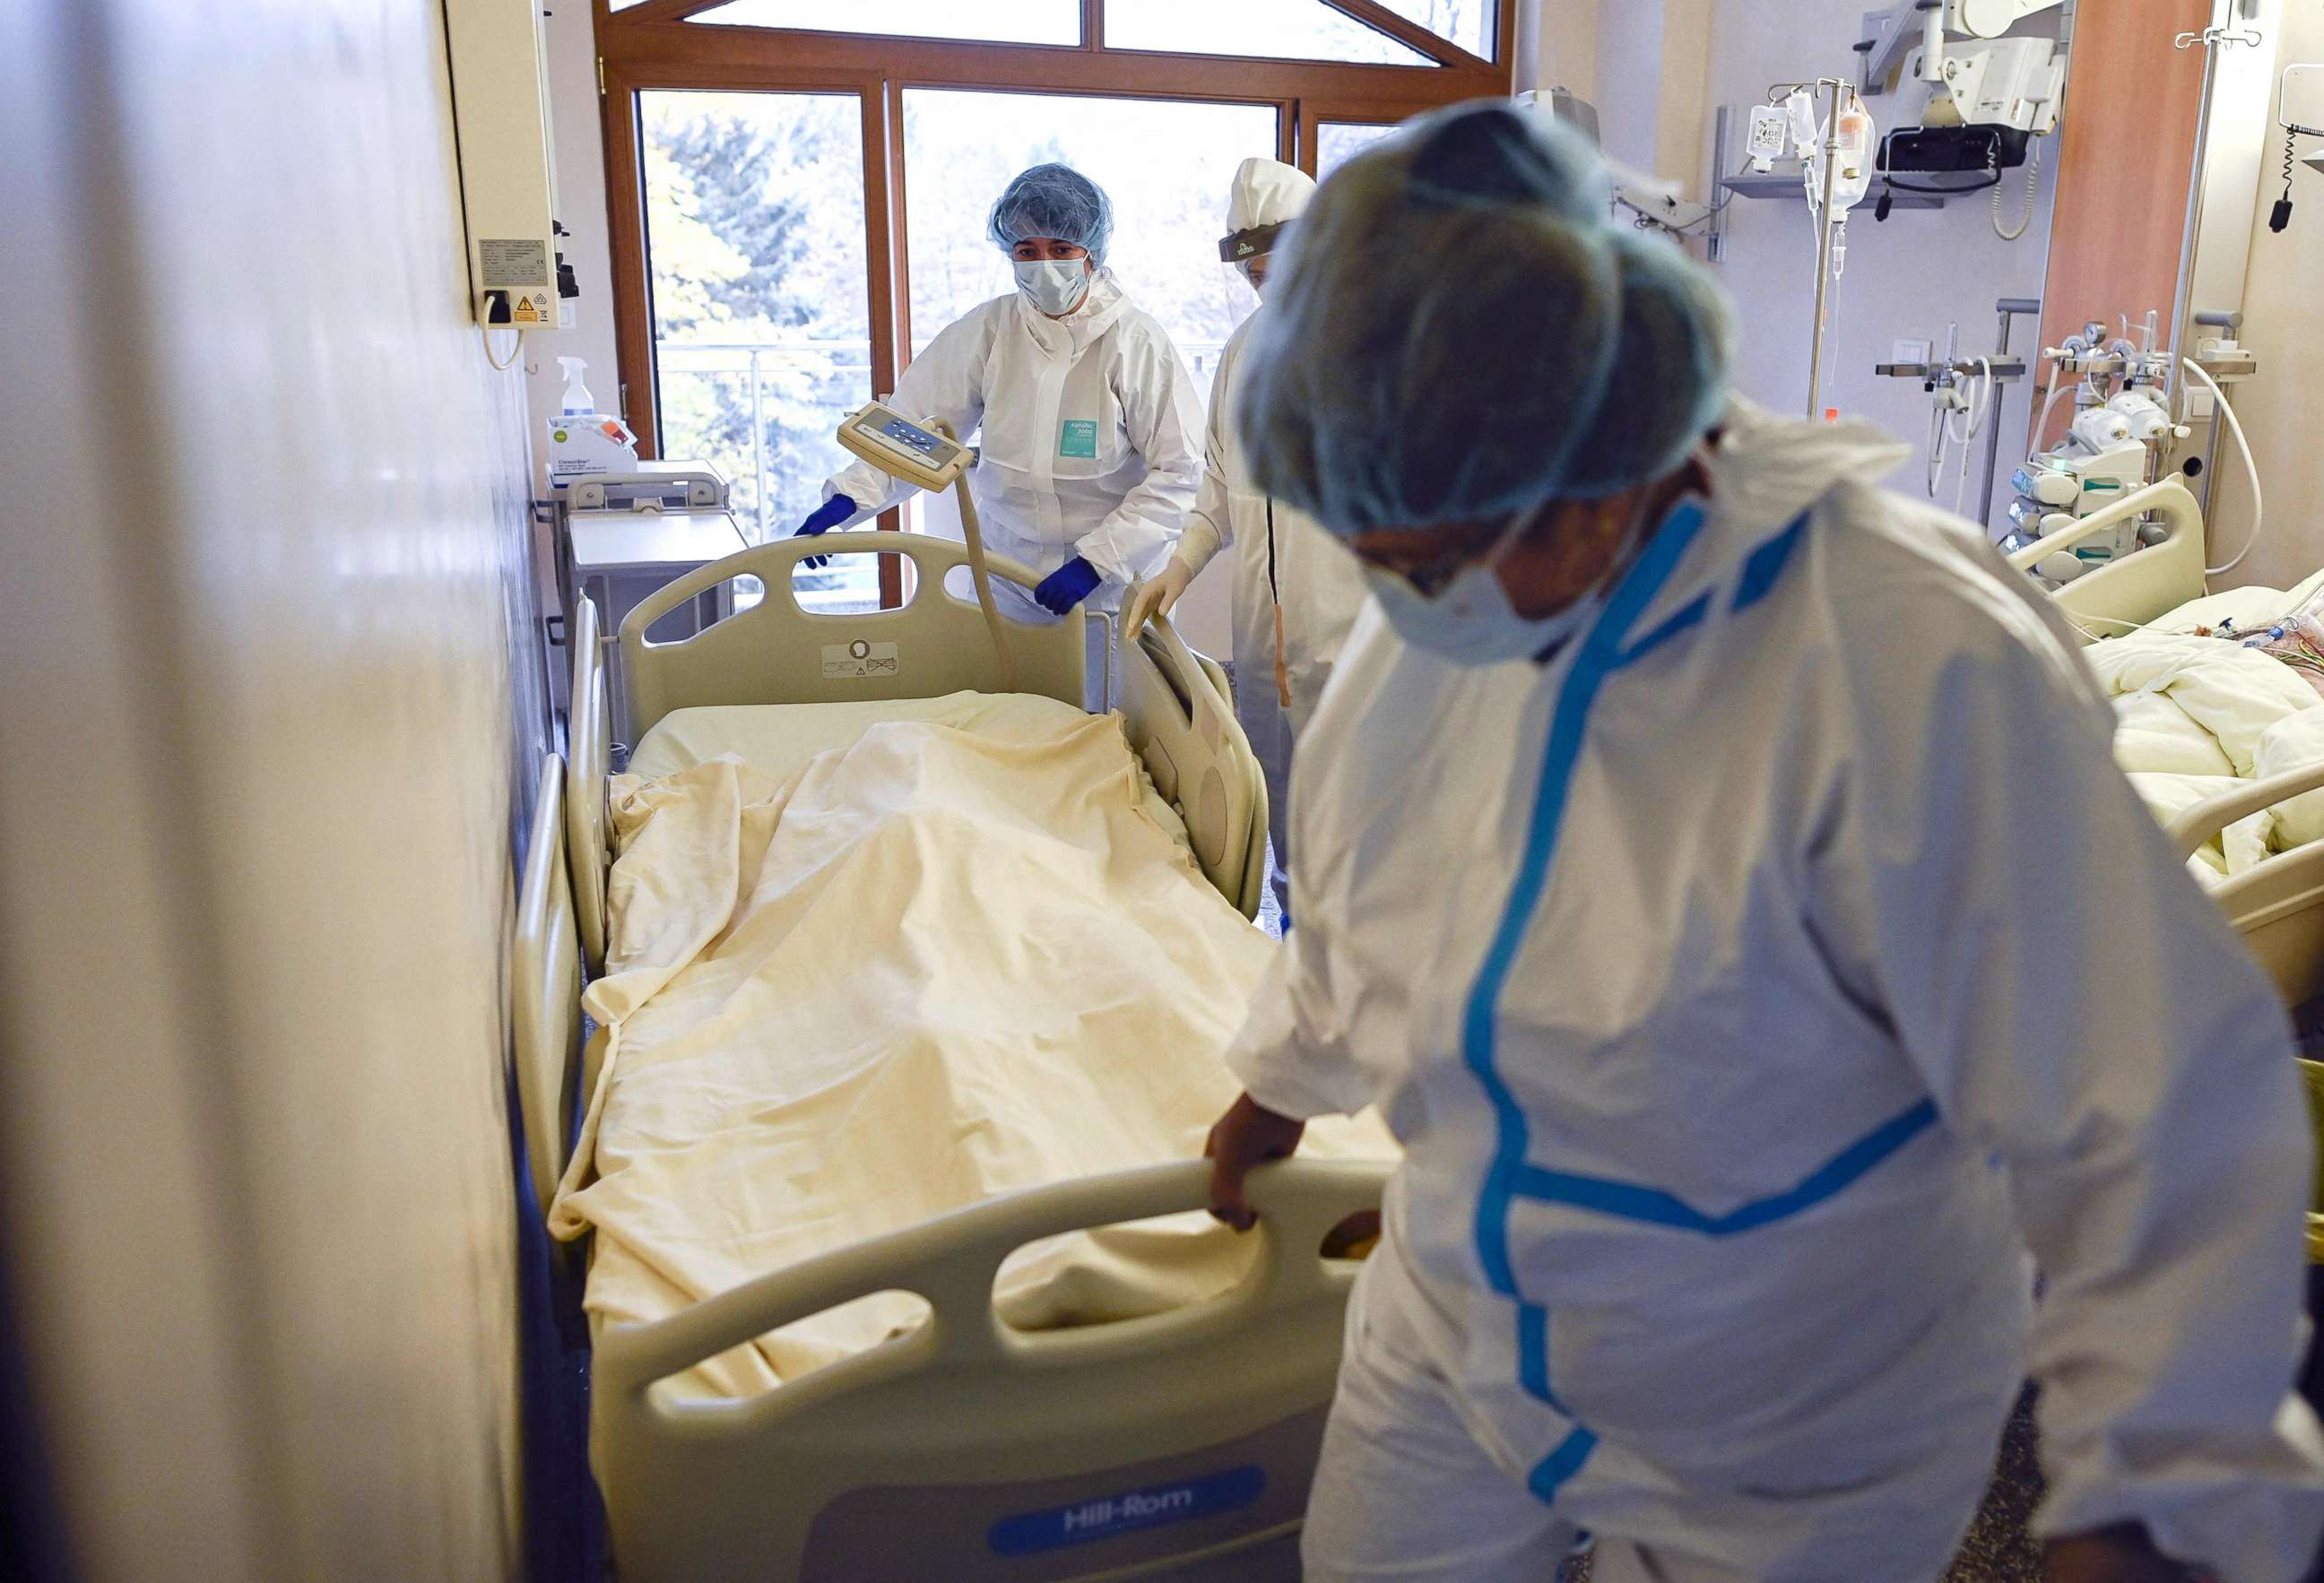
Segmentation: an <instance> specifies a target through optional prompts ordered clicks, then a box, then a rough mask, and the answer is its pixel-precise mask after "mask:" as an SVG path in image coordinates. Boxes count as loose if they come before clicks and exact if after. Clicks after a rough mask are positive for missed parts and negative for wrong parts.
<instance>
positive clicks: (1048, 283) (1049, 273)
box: [1010, 258, 1090, 318]
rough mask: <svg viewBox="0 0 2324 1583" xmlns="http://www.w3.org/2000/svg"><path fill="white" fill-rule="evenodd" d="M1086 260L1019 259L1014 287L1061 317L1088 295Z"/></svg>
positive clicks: (1045, 310)
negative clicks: (1015, 285)
mask: <svg viewBox="0 0 2324 1583" xmlns="http://www.w3.org/2000/svg"><path fill="white" fill-rule="evenodd" d="M1087 265H1088V261H1087V260H1086V259H1079V258H1028V259H1019V260H1018V261H1016V262H1015V263H1014V264H1012V265H1011V266H1010V267H1012V268H1013V269H1015V270H1016V272H1017V290H1018V291H1019V293H1021V294H1022V295H1023V297H1024V299H1025V300H1026V301H1028V302H1029V303H1031V304H1032V305H1033V306H1034V307H1036V308H1039V309H1040V310H1041V311H1042V312H1043V313H1046V314H1048V315H1049V316H1051V317H1052V318H1064V317H1065V315H1066V314H1069V313H1071V312H1073V310H1074V309H1075V308H1079V307H1080V306H1081V305H1082V299H1083V298H1084V297H1086V296H1088V295H1089V283H1090V278H1089V269H1088V267H1087Z"/></svg>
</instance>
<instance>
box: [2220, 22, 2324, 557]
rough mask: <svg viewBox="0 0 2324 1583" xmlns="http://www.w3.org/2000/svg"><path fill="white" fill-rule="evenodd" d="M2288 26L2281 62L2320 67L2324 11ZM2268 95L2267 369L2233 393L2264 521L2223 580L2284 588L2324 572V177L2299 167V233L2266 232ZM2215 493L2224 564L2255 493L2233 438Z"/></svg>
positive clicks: (2276, 167) (2256, 341) (2295, 228)
mask: <svg viewBox="0 0 2324 1583" xmlns="http://www.w3.org/2000/svg"><path fill="white" fill-rule="evenodd" d="M2281 26H2282V39H2281V47H2280V49H2279V50H2278V51H2277V55H2276V61H2277V64H2278V65H2279V66H2283V65H2289V64H2291V63H2292V62H2293V61H2295V60H2324V10H2319V8H2318V7H2316V6H2313V5H2286V6H2285V7H2284V8H2283V16H2282V23H2281ZM2268 94H2269V106H2270V119H2269V123H2268V132H2267V135H2266V143H2265V151H2266V153H2265V158H2264V159H2263V160H2262V161H2260V176H2259V203H2258V212H2257V214H2256V215H2255V216H2254V218H2253V224H2252V230H2251V252H2250V254H2249V259H2248V263H2247V266H2246V276H2245V286H2244V291H2245V296H2244V315H2245V319H2244V329H2243V339H2244V341H2245V342H2246V344H2247V345H2252V346H2254V347H2256V348H2257V349H2258V352H2259V360H2260V361H2259V368H2260V372H2259V373H2258V374H2257V375H2256V376H2255V377H2254V378H2253V379H2251V380H2249V381H2247V382H2245V383H2242V384H2239V385H2237V386H2236V387H2235V390H2234V392H2233V396H2234V400H2235V404H2236V413H2237V415H2238V416H2239V417H2240V418H2241V419H2242V420H2243V425H2244V429H2245V432H2246V434H2247V435H2248V436H2249V437H2250V438H2251V442H2252V446H2253V449H2254V450H2255V453H2256V454H2257V456H2258V461H2259V474H2260V487H2261V490H2262V492H2263V495H2264V504H2265V507H2266V511H2265V520H2264V523H2263V524H2262V531H2263V535H2264V537H2263V538H2261V540H2260V543H2259V544H2258V546H2257V547H2256V548H2254V549H2253V551H2252V553H2251V557H2250V558H2249V559H2248V560H2246V562H2244V564H2243V565H2242V566H2238V567H2236V570H2235V571H2234V573H2232V574H2231V575H2227V576H2225V577H2222V578H2219V579H2218V583H2219V584H2246V583H2257V584H2264V585H2266V586H2268V587H2273V588H2287V587H2290V586H2291V585H2292V584H2294V583H2297V582H2299V581H2301V579H2303V578H2305V577H2306V576H2308V575H2309V574H2310V573H2311V572H2313V571H2315V570H2316V569H2317V567H2319V566H2324V446H2319V444H2318V442H2317V433H2316V424H2315V417H2314V413H2315V401H2316V389H2317V386H2316V373H2317V370H2318V369H2319V366H2324V364H2319V354H2324V300H2319V295H2318V292H2317V285H2316V283H2317V282H2318V281H2324V173H2319V172H2317V171H2314V170H2309V169H2307V168H2306V167H2305V166H2302V167H2301V168H2300V170H2299V172H2298V174H2297V175H2296V176H2295V178H2294V179H2293V181H2292V199H2293V208H2292V224H2291V226H2290V227H2289V228H2288V229H2286V230H2285V231H2284V232H2283V233H2282V235H2277V234H2275V233H2273V232H2271V231H2270V230H2268V228H2267V217H2268V211H2269V210H2270V208H2271V207H2273V205H2274V203H2275V199H2276V197H2277V195H2278V194H2280V193H2281V192H2282V150H2283V141H2282V140H2283V133H2282V130H2281V129H2279V128H2277V127H2276V126H2275V124H2274V121H2273V106H2274V87H2273V84H2271V86H2270V87H2269V89H2268ZM2319 146H2324V145H2319V142H2318V140H2316V139H2314V138H2303V139H2301V143H2300V151H2301V153H2303V154H2305V153H2312V152H2316V150H2317V149H2318V148H2319ZM2213 489H2214V493H2213V507H2212V513H2211V524H2210V532H2211V543H2212V544H2213V545H2214V546H2215V547H2216V548H2214V551H2213V554H2214V557H2215V558H2218V559H2225V558H2226V557H2227V555H2229V554H2232V553H2233V552H2234V551H2235V550H2236V549H2237V548H2240V547H2241V546H2242V545H2243V544H2244V542H2245V540H2246V536H2247V535H2248V534H2249V532H2250V528H2251V509H2250V506H2251V502H2250V491H2249V490H2248V489H2247V488H2246V485H2245V483H2244V481H2243V468H2242V465H2241V463H2240V462H2239V461H2238V460H2237V459H2236V448H2235V441H2234V439H2233V438H2232V437H2223V438H2222V439H2221V440H2220V441H2219V447H2218V477H2217V480H2216V481H2215V483H2214V486H2213Z"/></svg>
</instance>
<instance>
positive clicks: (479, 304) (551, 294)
mask: <svg viewBox="0 0 2324 1583" xmlns="http://www.w3.org/2000/svg"><path fill="white" fill-rule="evenodd" d="M444 29H445V46H446V49H447V52H448V54H449V56H450V64H451V72H452V121H453V126H454V131H455V133H456V134H457V138H458V143H459V152H460V205H461V210H462V213H463V214H464V215H465V216H466V220H467V228H468V286H469V290H470V293H471V295H472V298H473V299H474V301H475V305H476V318H477V320H478V322H480V323H483V324H485V325H493V326H509V327H515V328H518V329H524V328H534V329H546V328H553V327H555V326H556V324H557V307H558V290H557V288H558V281H557V240H556V235H555V229H556V220H555V218H554V215H553V207H554V202H555V199H554V194H555V193H556V190H557V187H556V171H555V169H554V166H553V164H552V162H551V161H552V158H553V156H552V154H551V152H550V145H549V78H548V73H547V70H546V60H545V57H544V51H543V50H542V47H541V37H540V11H539V6H538V5H535V4H534V0H445V5H444Z"/></svg>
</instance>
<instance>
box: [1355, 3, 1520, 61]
mask: <svg viewBox="0 0 2324 1583" xmlns="http://www.w3.org/2000/svg"><path fill="white" fill-rule="evenodd" d="M1380 4H1381V5H1384V6H1386V7H1387V8H1388V10H1390V11H1393V12H1395V13H1396V14H1397V15H1398V16H1400V17H1402V18H1404V19H1405V20H1406V22H1416V23H1419V24H1420V25H1421V26H1423V27H1425V28H1426V29H1427V30H1428V31H1429V32H1432V33H1434V34H1435V35H1436V36H1437V37H1438V38H1440V39H1446V40H1450V41H1452V42H1453V43H1456V44H1458V45H1460V46H1461V47H1462V49H1464V50H1466V51H1469V53H1470V54H1471V55H1474V56H1477V57H1478V58H1480V60H1491V59H1492V58H1493V53H1494V51H1493V44H1494V38H1493V23H1494V22H1495V21H1496V18H1495V16H1494V14H1493V0H1380Z"/></svg>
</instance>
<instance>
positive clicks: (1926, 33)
mask: <svg viewBox="0 0 2324 1583" xmlns="http://www.w3.org/2000/svg"><path fill="white" fill-rule="evenodd" d="M2059 5H2068V11H2067V15H2068V17H2069V19H2070V17H2071V15H2072V11H2071V6H2070V4H2069V0H1904V4H1902V5H1895V6H1892V7H1891V8H1890V9H1889V10H1888V11H1887V12H1886V13H1876V14H1875V18H1876V19H1877V26H1876V27H1875V28H1874V29H1873V30H1872V36H1871V37H1869V38H1867V39H1866V40H1865V41H1862V42H1859V43H1858V45H1857V48H1858V50H1859V51H1862V52H1863V53H1864V55H1865V57H1866V64H1865V89H1864V91H1865V92H1866V93H1867V94H1870V93H1877V92H1880V91H1882V89H1883V88H1885V87H1886V85H1887V81H1888V78H1889V75H1890V73H1891V72H1892V71H1894V72H1895V73H1896V75H1897V86H1898V87H1899V89H1900V90H1901V91H1902V93H1903V94H1904V97H1905V103H1904V107H1903V109H1902V111H1901V112H1900V115H1899V117H1898V121H1897V124H1896V125H1895V127H1893V128H1892V129H1891V130H1890V131H1889V133H1888V134H1887V135H1886V137H1884V138H1883V139H1882V140H1881V143H1880V155H1879V161H1878V163H1879V168H1880V170H1881V172H1882V174H1883V176H1884V177H1886V183H1885V184H1884V186H1883V188H1882V190H1881V196H1880V202H1879V205H1878V207H1877V209H1876V211H1875V216H1876V217H1877V218H1879V219H1884V220H1885V219H1886V218H1887V217H1888V213H1889V210H1890V209H1891V208H1892V207H1894V206H1895V198H1894V195H1895V193H1897V192H1921V193H1932V192H1933V193H1948V192H1966V191H1976V190H1978V189H1986V188H1990V189H1992V191H1993V199H1992V202H1993V228H1994V230H1995V232H1996V233H1997V235H2000V236H2001V237H2002V238H2003V239H2004V240H2005V241H2011V242H2014V241H2015V240H2016V239H2017V238H2018V237H2020V236H2022V235H2024V234H2025V230H2026V227H2027V226H2028V225H2030V224H2031V223H2032V218H2033V203H2034V197H2035V194H2036V192H2037V190H2038V189H2039V187H2040V185H2041V159H2040V156H2039V154H2038V153H2033V152H2029V151H2030V148H2031V144H2032V141H2033V139H2034V138H2036V137H2040V136H2043V135H2045V134H2047V133H2051V132H2053V131H2055V130H2056V129H2057V125H2058V112H2059V107H2060V103H2061V99H2062V98H2063V97H2064V93H2065V84H2066V53H2067V40H2068V39H2070V35H2071V24H2070V21H2069V23H2068V24H2067V26H2066V29H2065V35H2066V36H2065V37H2062V38H2061V39H2058V40H2052V39H2047V38H2038V37H2035V38H2005V37H2003V36H2002V35H2003V34H2005V33H2006V32H2008V31H2009V29H2010V28H2012V27H2014V26H2015V25H2016V24H2017V23H2019V22H2021V21H2023V20H2024V19H2025V18H2026V17H2028V16H2031V15H2033V14H2035V13H2036V12H2042V11H2047V10H2051V9H2052V8H2054V7H2056V6H2059ZM1914 29H1917V30H1918V33H1919V42H1918V43H1917V44H1909V43H1908V42H1907V40H1908V39H1909V38H1910V37H1911V36H1912V32H1913V30H1914ZM1955 33H1960V34H1966V35H1968V36H1967V37H1965V38H1960V39H1956V38H1953V37H1952V36H1951V35H1952V34H1955ZM1900 57H1901V60H1900ZM2021 166H2022V167H2024V170H2025V199H2024V211H2023V213H2022V214H2021V215H2020V216H2019V218H2018V219H2017V220H2016V221H2015V222H2014V223H2013V222H2010V221H2006V220H2005V219H2003V218H2002V214H2001V172H2002V171H2004V170H2015V169H2018V168H2019V167H2021ZM1960 177H1970V178H1976V179H1973V180H1970V181H1968V182H1961V181H1960V180H1958V179H1957V178H1960ZM1948 178H1955V179H1948Z"/></svg>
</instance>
